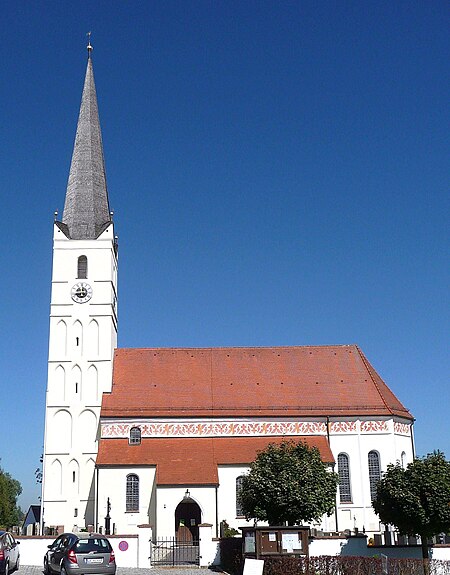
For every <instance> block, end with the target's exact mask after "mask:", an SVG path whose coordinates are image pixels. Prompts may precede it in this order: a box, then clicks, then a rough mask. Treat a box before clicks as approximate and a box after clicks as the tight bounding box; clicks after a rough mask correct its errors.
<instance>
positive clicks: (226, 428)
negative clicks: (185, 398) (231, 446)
mask: <svg viewBox="0 0 450 575" xmlns="http://www.w3.org/2000/svg"><path fill="white" fill-rule="evenodd" d="M101 427H102V438H128V437H129V435H130V429H131V428H132V427H139V428H140V430H141V437H143V438H144V437H233V436H234V437H251V436H254V437H255V436H283V435H294V436H295V435H325V434H326V433H327V424H326V422H325V421H323V422H320V421H224V420H222V421H175V422H174V421H172V422H168V421H145V422H144V421H142V422H138V421H136V422H131V423H128V422H127V423H124V422H120V423H119V422H118V423H113V422H111V423H108V422H103V423H102V426H101ZM358 428H359V431H360V432H361V433H386V432H389V431H390V430H391V429H392V428H390V427H389V422H388V421H332V422H330V423H329V424H328V430H329V433H331V434H335V435H340V434H354V433H358ZM394 430H395V433H397V434H401V435H409V434H410V429H409V425H408V424H405V423H399V422H395V423H394Z"/></svg>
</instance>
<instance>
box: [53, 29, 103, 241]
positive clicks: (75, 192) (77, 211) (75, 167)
mask: <svg viewBox="0 0 450 575" xmlns="http://www.w3.org/2000/svg"><path fill="white" fill-rule="evenodd" d="M88 36H89V42H88V46H87V48H88V62H87V69H86V78H85V80H84V88H83V95H82V98H81V107H80V115H79V117H78V125H77V134H76V137H75V145H74V148H73V155H72V163H71V166H70V173H69V181H68V183H67V192H66V201H65V204H64V212H63V217H62V221H63V223H64V224H66V226H67V228H68V233H69V237H70V239H74V240H81V239H83V240H84V239H95V238H97V237H98V236H99V235H100V233H101V232H102V231H103V230H104V229H105V227H106V225H107V224H108V223H109V222H110V221H111V215H110V210H109V201H108V191H107V188H106V174H105V163H104V158H103V144H102V134H101V131H100V121H99V117H98V108H97V94H96V92H95V84H94V71H93V68H92V58H91V54H92V46H91V42H90V34H89V35H88Z"/></svg>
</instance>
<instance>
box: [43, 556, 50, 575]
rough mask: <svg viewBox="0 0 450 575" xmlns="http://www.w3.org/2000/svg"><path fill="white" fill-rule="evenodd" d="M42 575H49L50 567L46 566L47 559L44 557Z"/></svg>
mask: <svg viewBox="0 0 450 575" xmlns="http://www.w3.org/2000/svg"><path fill="white" fill-rule="evenodd" d="M44 575H50V567H49V566H48V559H47V557H44Z"/></svg>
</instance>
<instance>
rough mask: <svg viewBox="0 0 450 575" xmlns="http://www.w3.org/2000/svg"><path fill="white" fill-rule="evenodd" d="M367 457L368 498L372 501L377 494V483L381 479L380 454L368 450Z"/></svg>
mask: <svg viewBox="0 0 450 575" xmlns="http://www.w3.org/2000/svg"><path fill="white" fill-rule="evenodd" d="M368 459H369V483H370V500H371V501H374V500H375V499H376V496H377V483H378V481H380V479H381V467H380V455H379V454H378V453H377V452H376V451H369V457H368Z"/></svg>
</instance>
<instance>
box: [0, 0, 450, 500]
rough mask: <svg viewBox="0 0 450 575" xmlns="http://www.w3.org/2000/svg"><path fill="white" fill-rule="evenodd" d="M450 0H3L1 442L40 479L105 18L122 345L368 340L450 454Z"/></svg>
mask: <svg viewBox="0 0 450 575" xmlns="http://www.w3.org/2000/svg"><path fill="white" fill-rule="evenodd" d="M449 12H450V11H449V7H448V3H446V2H444V1H432V2H425V1H424V2H403V1H397V2H392V1H387V2H383V1H377V2H375V1H358V2H352V1H342V2H317V1H308V2H303V1H301V2H291V1H282V2H279V1H258V2H254V1H250V0H246V1H232V0H227V1H218V0H217V1H203V0H198V1H191V0H182V1H177V2H175V1H170V0H164V1H162V0H157V1H147V2H133V1H127V2H111V1H108V2H98V1H95V0H91V1H90V2H67V1H46V2H38V1H33V2H28V1H23V0H22V1H16V2H9V3H8V2H6V3H3V5H2V16H1V29H2V33H1V35H0V49H1V53H2V67H1V71H0V74H1V76H0V78H1V93H2V105H1V108H2V112H1V138H0V173H1V179H0V182H1V198H2V202H1V212H2V226H1V228H0V229H1V242H2V246H3V249H2V250H1V252H0V258H1V269H2V270H3V290H2V298H1V304H0V322H1V333H2V344H1V355H0V381H1V398H2V399H1V408H0V409H1V423H2V430H3V434H2V437H3V440H2V442H1V450H0V457H1V463H0V464H1V465H2V466H3V468H4V469H6V470H7V471H9V472H10V473H12V475H13V476H15V477H16V478H17V479H19V480H20V481H21V482H22V485H23V488H24V495H23V496H22V498H21V504H22V505H23V507H25V508H26V507H27V506H28V505H29V504H30V503H34V502H37V497H38V495H39V487H38V486H36V485H35V481H34V470H35V468H36V467H37V466H38V463H39V456H40V453H41V451H42V445H43V425H44V406H45V388H46V369H47V347H48V325H49V320H48V315H49V301H50V278H51V257H52V221H53V212H54V210H55V209H59V210H60V211H61V210H62V208H63V204H64V195H65V189H66V183H67V177H68V172H69V164H70V158H71V154H72V146H73V141H74V137H75V128H76V121H77V116H78V110H79V105H80V98H81V90H82V84H83V79H84V74H85V67H86V51H85V45H86V36H85V35H86V32H88V31H89V30H92V44H93V46H94V52H93V59H94V71H95V79H96V85H97V94H98V100H99V109H100V118H101V123H102V130H103V140H104V147H105V156H106V170H107V177H108V187H109V194H110V200H111V207H112V208H113V209H114V210H115V222H116V231H117V233H118V234H119V241H120V261H119V274H120V278H119V345H120V346H122V347H153V346H190V347H197V346H229V345H234V346H245V345H268V346H274V345H304V344H314V345H315V344H340V343H357V344H359V345H360V346H361V348H362V349H363V351H364V353H365V354H366V355H367V357H368V358H369V360H370V361H371V362H372V363H373V365H374V366H375V368H376V369H377V370H378V371H379V373H380V374H381V376H382V377H383V378H384V379H385V381H386V382H387V383H388V385H389V386H390V387H391V388H392V390H393V391H394V392H395V393H396V395H397V396H398V397H399V398H400V400H401V401H402V402H403V403H404V404H405V405H406V406H407V407H408V408H409V409H410V410H411V412H412V413H413V414H414V416H415V417H416V418H417V422H416V424H415V437H416V445H417V452H418V454H419V455H422V454H426V453H427V452H430V451H432V450H434V449H441V450H443V451H444V452H445V453H446V455H447V457H449V456H450V428H449V409H450V408H449V404H450V402H449V379H448V374H449V361H448V360H449V356H448V351H447V349H448V326H449V313H448V312H449V307H448V304H449V301H448V292H447V289H448V284H449V268H448V244H449V237H448V231H447V230H448V213H449V201H448V175H449V158H450V150H449V147H450V146H449V139H448V128H449V107H448V102H449V83H448V62H449V56H450V49H449V40H448V25H449V20H450V18H449Z"/></svg>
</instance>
